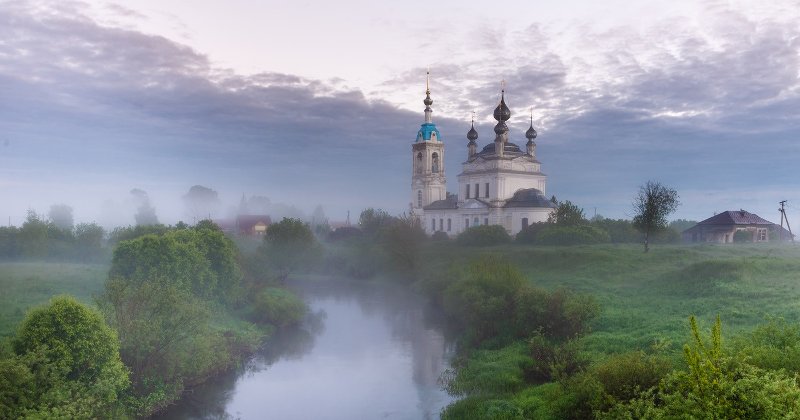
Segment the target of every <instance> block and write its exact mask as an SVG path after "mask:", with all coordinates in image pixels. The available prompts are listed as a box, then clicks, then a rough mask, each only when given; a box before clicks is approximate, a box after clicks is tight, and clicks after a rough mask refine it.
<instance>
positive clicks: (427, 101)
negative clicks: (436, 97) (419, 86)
mask: <svg viewBox="0 0 800 420" xmlns="http://www.w3.org/2000/svg"><path fill="white" fill-rule="evenodd" d="M422 103H424V104H425V106H431V105H433V99H431V91H429V90H426V91H425V100H424V101H422Z"/></svg>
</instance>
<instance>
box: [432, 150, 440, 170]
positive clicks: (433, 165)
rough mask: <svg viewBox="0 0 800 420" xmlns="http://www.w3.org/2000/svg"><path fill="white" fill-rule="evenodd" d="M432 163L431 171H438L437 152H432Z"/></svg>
mask: <svg viewBox="0 0 800 420" xmlns="http://www.w3.org/2000/svg"><path fill="white" fill-rule="evenodd" d="M432 158H433V163H431V172H433V173H435V174H437V173H439V154H438V153H435V152H434V153H433V156H432Z"/></svg>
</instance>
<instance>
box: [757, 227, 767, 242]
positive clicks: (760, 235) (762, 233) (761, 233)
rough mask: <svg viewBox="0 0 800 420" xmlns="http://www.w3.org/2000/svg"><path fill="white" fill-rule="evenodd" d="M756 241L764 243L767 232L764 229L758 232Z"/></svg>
mask: <svg viewBox="0 0 800 420" xmlns="http://www.w3.org/2000/svg"><path fill="white" fill-rule="evenodd" d="M758 240H759V242H764V241H766V240H767V230H766V229H759V230H758Z"/></svg>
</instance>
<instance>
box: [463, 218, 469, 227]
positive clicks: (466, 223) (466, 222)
mask: <svg viewBox="0 0 800 420" xmlns="http://www.w3.org/2000/svg"><path fill="white" fill-rule="evenodd" d="M464 227H465V228H467V229H469V217H467V218H466V219H464Z"/></svg>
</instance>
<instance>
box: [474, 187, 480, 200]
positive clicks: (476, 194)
mask: <svg viewBox="0 0 800 420" xmlns="http://www.w3.org/2000/svg"><path fill="white" fill-rule="evenodd" d="M480 187H481V184H475V198H478V197H480V196H481V188H480Z"/></svg>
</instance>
